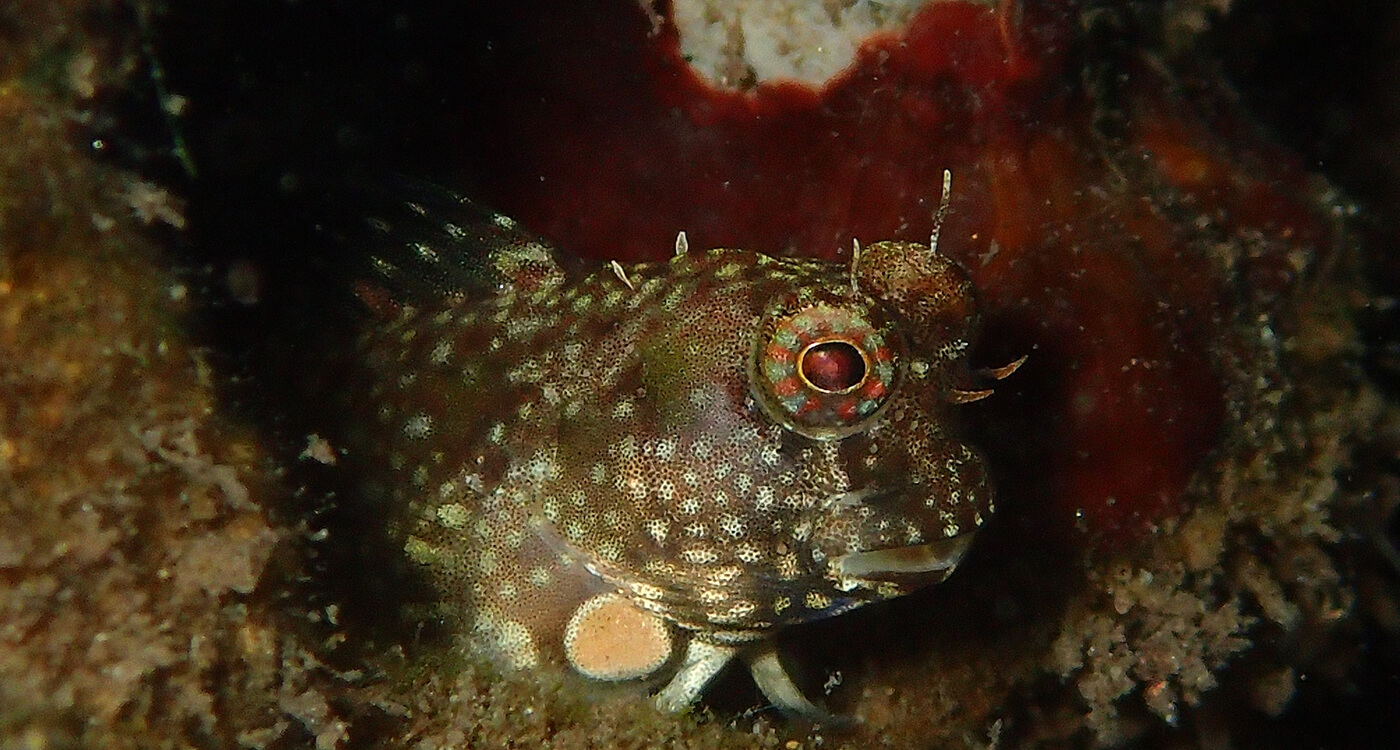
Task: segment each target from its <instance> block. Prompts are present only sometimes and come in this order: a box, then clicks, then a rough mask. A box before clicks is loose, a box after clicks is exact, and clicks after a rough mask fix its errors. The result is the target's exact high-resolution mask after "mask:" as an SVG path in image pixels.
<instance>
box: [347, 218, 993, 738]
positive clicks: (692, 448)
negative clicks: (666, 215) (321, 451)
mask: <svg viewBox="0 0 1400 750" xmlns="http://www.w3.org/2000/svg"><path fill="white" fill-rule="evenodd" d="M448 204H449V205H447V206H446V207H445V208H444V207H432V206H425V205H423V204H420V203H412V204H410V209H411V210H410V211H409V212H408V213H407V214H405V216H407V217H408V218H409V220H408V221H407V223H409V224H414V225H416V227H411V228H410V229H408V230H404V228H403V226H402V225H403V224H404V223H405V222H404V221H396V220H386V219H375V220H373V221H372V224H373V225H374V226H375V227H376V229H377V230H378V231H379V232H380V233H381V234H383V235H384V238H385V240H386V241H388V242H391V243H397V245H398V251H397V253H396V254H395V253H389V254H387V255H386V256H384V257H380V258H379V259H378V265H379V266H380V268H381V270H382V271H383V272H384V276H385V277H386V278H390V279H393V278H395V277H399V278H403V277H413V278H415V279H417V280H420V281H421V279H422V278H423V277H425V276H426V277H431V278H432V279H433V283H432V284H431V285H429V286H430V289H429V291H427V292H424V291H422V290H421V289H420V291H419V292H418V293H416V294H411V295H400V297H401V298H400V299H399V300H398V302H399V303H400V304H399V305H398V306H397V307H396V308H395V310H396V313H395V315H394V317H393V319H392V321H391V322H388V323H385V324H381V325H378V326H375V327H374V328H373V330H371V331H370V332H369V333H368V334H366V336H365V338H364V342H363V346H364V350H363V351H364V356H365V361H366V362H367V365H368V371H369V372H370V373H371V374H372V376H373V378H372V379H373V383H372V385H371V387H370V390H369V392H368V393H367V394H366V397H367V400H368V403H369V404H370V406H371V409H372V411H373V414H374V419H375V420H377V426H376V427H375V429H373V430H372V433H373V434H374V435H375V436H376V437H375V438H374V440H373V441H372V443H373V446H374V447H373V448H372V449H371V450H370V453H371V454H372V459H371V462H372V463H374V464H375V465H376V466H381V467H382V468H383V469H384V471H383V472H382V473H381V475H382V476H383V477H384V480H383V482H382V485H381V492H382V493H383V494H384V495H386V496H387V499H388V501H389V502H391V503H393V504H394V507H399V508H404V509H406V512H405V513H404V515H403V516H402V518H403V520H402V521H401V522H400V523H399V528H397V529H396V534H397V535H398V537H399V538H400V539H401V540H402V543H403V548H404V550H405V552H406V554H407V555H408V557H409V558H410V559H411V560H413V561H414V562H415V563H417V564H418V565H419V566H421V569H422V571H423V572H424V573H425V575H426V577H427V578H428V580H429V581H430V582H431V583H432V585H433V586H434V587H435V590H436V591H437V592H438V594H439V595H440V598H441V602H442V604H443V608H444V610H445V611H447V612H448V613H449V614H450V615H451V616H453V617H454V618H460V619H461V622H462V623H464V631H463V632H464V633H465V634H466V635H467V636H468V640H469V641H470V642H471V643H473V644H475V645H477V646H480V647H482V648H485V649H487V650H488V651H489V652H490V653H491V654H493V655H495V656H497V657H499V658H501V659H502V660H504V661H505V662H506V663H508V664H509V665H511V666H515V667H520V668H529V667H533V666H536V665H540V664H544V663H550V662H553V663H568V664H571V665H572V666H573V667H574V668H575V669H577V670H578V671H580V672H582V673H584V674H586V675H589V676H591V677H594V678H598V679H609V680H614V679H633V678H652V679H666V678H669V682H668V683H667V684H666V685H665V686H664V687H663V688H662V689H661V692H660V695H659V696H658V702H659V703H660V704H661V705H662V706H663V707H665V708H669V709H681V708H684V707H685V706H686V705H688V704H689V703H690V702H692V701H693V700H695V699H696V698H697V697H698V695H699V694H700V693H701V692H702V691H703V690H704V687H705V685H706V684H708V682H709V681H710V679H711V678H712V677H713V676H714V674H715V673H717V672H718V671H719V669H720V668H722V667H723V666H724V664H726V663H727V662H729V661H730V660H731V659H733V658H735V657H736V656H737V657H742V658H744V660H746V661H747V662H748V663H749V666H750V669H751V671H752V673H753V674H754V676H755V679H756V680H757V681H758V683H759V686H760V687H761V688H763V690H764V692H765V693H766V694H767V695H768V696H769V697H770V699H773V700H774V701H775V702H776V703H778V704H779V705H783V706H786V707H788V708H791V709H794V710H798V711H806V712H813V711H815V709H814V707H813V706H811V704H810V703H808V702H807V701H806V699H805V698H804V697H803V696H802V695H801V693H800V691H797V689H796V688H795V687H793V686H792V684H791V682H790V681H789V680H788V679H787V676H786V675H785V674H784V673H783V672H782V668H781V667H780V666H778V662H777V659H776V656H775V654H774V653H773V652H772V651H771V642H772V641H771V636H772V635H773V634H774V633H776V632H777V631H779V630H780V629H781V628H783V627H786V626H791V625H796V624H800V623H804V622H808V621H811V620H815V619H819V618H824V617H831V616H835V615H839V614H840V613H842V612H846V611H848V610H850V609H853V608H855V607H859V606H861V605H864V604H867V603H870V602H875V601H880V600H884V599H889V598H893V597H897V596H900V595H903V594H906V593H909V592H910V591H913V590H915V589H917V588H919V587H922V586H925V585H928V584H930V583H934V582H937V581H941V580H943V578H945V577H946V576H947V575H948V574H949V573H951V572H952V570H953V568H954V567H956V565H957V562H958V560H959V558H960V557H961V555H962V553H963V551H964V549H965V547H966V544H967V542H968V540H969V539H970V538H971V536H972V533H973V532H974V531H975V530H976V529H977V528H978V527H979V526H980V525H981V524H982V523H983V522H984V521H985V520H986V519H987V518H988V517H989V516H990V514H991V512H992V509H993V499H992V491H991V487H990V485H989V482H988V478H987V474H986V470H985V468H984V465H983V462H982V459H981V457H980V455H979V453H978V452H977V451H976V450H975V449H973V448H972V447H971V446H969V445H968V444H966V443H964V442H962V441H961V440H959V439H958V438H957V437H956V436H955V434H954V431H953V429H952V427H951V424H952V409H953V408H954V405H955V404H956V403H957V402H958V401H960V400H965V399H964V398H961V396H965V395H966V393H967V392H965V391H960V390H958V385H959V384H962V383H966V382H968V369H967V366H966V362H965V356H966V352H967V349H968V346H969V340H970V336H971V335H972V332H973V329H974V327H975V318H976V316H975V311H974V306H973V299H972V289H971V286H970V284H969V282H968V280H967V278H966V276H965V274H963V272H962V271H961V270H960V269H959V268H958V267H957V266H956V265H955V264H953V263H952V262H951V261H949V260H948V259H946V258H945V257H944V256H941V255H939V254H937V253H936V252H934V251H933V250H931V249H930V248H929V247H927V246H924V245H919V244H914V243H903V242H885V243H878V244H876V245H873V246H871V247H869V248H866V249H865V250H864V252H861V253H859V254H858V257H857V259H856V260H854V261H853V262H852V263H846V264H842V263H834V262H826V261H817V260H795V259H780V258H774V257H770V256H767V255H763V254H759V253H754V252H749V251H744V250H737V249H715V250H709V251H703V252H691V251H689V250H688V249H686V248H685V247H684V243H683V242H678V252H677V254H676V255H675V256H674V257H672V258H671V259H670V260H669V261H664V262H651V263H639V264H628V265H623V264H618V263H611V264H603V263H587V262H585V261H582V260H579V259H576V258H571V257H569V256H567V255H565V254H563V253H560V252H559V251H557V250H556V249H554V248H552V247H550V246H548V245H547V244H546V243H544V242H543V241H541V240H538V239H536V238H533V237H531V236H529V235H528V234H526V233H525V232H523V230H520V229H519V227H517V226H516V225H515V224H514V222H512V221H511V220H509V219H507V218H504V217H499V216H489V215H485V214H480V213H479V211H478V210H476V209H474V208H473V207H472V206H471V204H469V203H466V202H465V201H448ZM404 237H411V238H412V239H404ZM459 258H461V259H463V260H460V261H459V260H457V259H459ZM454 263H456V264H457V266H456V267H457V268H459V269H465V270H464V271H461V272H453V271H451V270H450V269H451V268H452V267H453V264H454ZM425 268H426V269H427V270H426V271H424V270H422V269H425ZM444 269H448V270H444ZM391 286H392V285H391Z"/></svg>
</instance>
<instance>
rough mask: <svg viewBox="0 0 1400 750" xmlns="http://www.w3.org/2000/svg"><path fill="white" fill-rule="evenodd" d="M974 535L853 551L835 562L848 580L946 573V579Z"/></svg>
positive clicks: (878, 579) (841, 574) (871, 579)
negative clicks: (868, 550)
mask: <svg viewBox="0 0 1400 750" xmlns="http://www.w3.org/2000/svg"><path fill="white" fill-rule="evenodd" d="M972 536H973V535H972V534H959V535H958V536H954V537H949V538H947V539H940V540H938V541H936V542H930V543H928V544H916V545H911V546H908V547H890V548H888V549H878V550H871V551H870V552H852V553H850V554H846V555H841V556H840V557H837V558H834V559H833V560H832V561H831V564H832V567H833V568H834V569H835V571H836V573H837V574H838V575H839V576H840V577H841V578H844V579H858V580H865V581H894V580H897V579H903V578H904V577H906V576H929V575H931V574H935V573H938V574H942V576H941V577H944V578H946V577H947V576H948V575H949V574H950V573H952V572H953V569H954V568H956V567H958V563H959V562H960V561H962V557H963V554H964V553H965V552H967V547H968V545H969V544H970V543H971V542H972Z"/></svg>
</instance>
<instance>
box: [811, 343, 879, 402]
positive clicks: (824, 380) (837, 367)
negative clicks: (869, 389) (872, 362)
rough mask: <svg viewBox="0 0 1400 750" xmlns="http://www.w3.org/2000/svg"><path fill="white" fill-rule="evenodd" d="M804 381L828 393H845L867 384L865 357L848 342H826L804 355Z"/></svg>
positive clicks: (816, 345) (815, 345) (815, 346)
mask: <svg viewBox="0 0 1400 750" xmlns="http://www.w3.org/2000/svg"><path fill="white" fill-rule="evenodd" d="M801 368H802V377H803V378H806V380H807V382H808V383H811V384H812V387H814V388H816V389H817V390H820V391H826V392H827V393H842V392H844V391H848V390H850V389H852V388H855V387H856V386H858V385H860V383H861V381H862V380H865V357H864V356H863V355H862V354H861V353H860V350H859V349H857V348H856V347H855V346H854V345H852V344H851V343H849V342H846V341H823V342H822V343H820V344H814V345H813V346H812V347H810V348H809V349H807V351H806V352H804V353H803V354H802V364H801Z"/></svg>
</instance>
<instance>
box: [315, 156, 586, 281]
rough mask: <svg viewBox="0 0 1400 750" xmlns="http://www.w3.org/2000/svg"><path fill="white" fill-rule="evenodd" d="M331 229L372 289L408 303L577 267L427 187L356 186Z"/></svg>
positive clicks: (461, 200) (522, 232) (474, 207)
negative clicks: (380, 288) (379, 287)
mask: <svg viewBox="0 0 1400 750" xmlns="http://www.w3.org/2000/svg"><path fill="white" fill-rule="evenodd" d="M348 192H349V194H350V196H351V197H350V199H349V200H347V201H346V203H345V204H344V205H342V206H339V207H337V208H336V213H337V214H340V215H342V216H345V214H346V213H347V212H348V213H350V215H349V216H345V219H344V220H342V221H338V222H333V223H332V225H330V226H328V227H327V231H328V233H329V234H330V235H331V236H332V237H333V238H334V239H335V241H336V244H338V245H340V246H342V248H343V249H344V250H346V251H348V252H350V253H352V254H353V256H356V257H357V258H358V259H359V260H358V262H356V263H354V265H360V266H363V271H364V273H365V275H366V276H368V277H369V278H368V279H367V280H368V281H371V282H372V283H375V284H379V285H383V286H384V287H386V289H387V291H388V292H389V293H390V294H391V295H393V296H396V297H407V298H408V300H409V301H412V300H414V299H418V300H419V301H421V300H422V297H424V296H425V295H426V296H431V297H440V296H448V295H460V296H467V297H477V296H482V295H486V294H490V293H493V292H495V291H496V290H498V289H500V288H501V287H503V286H506V285H515V286H521V287H532V286H535V285H537V284H539V283H541V282H544V281H545V280H547V279H551V278H562V275H563V274H564V272H565V269H566V267H572V266H575V265H578V263H577V261H574V260H573V259H571V258H568V257H567V256H565V255H564V254H563V253H561V252H559V251H558V250H557V249H555V248H554V247H553V246H552V245H550V244H549V243H548V242H546V241H545V240H544V239H542V238H540V237H539V236H537V235H535V234H533V233H531V232H529V231H527V230H526V229H525V228H523V227H522V226H520V225H519V223H518V222H516V221H515V220H514V219H511V218H510V217H507V216H504V215H502V214H499V213H496V212H494V211H492V210H491V209H489V208H486V207H485V206H482V205H481V204H479V203H476V202H474V201H472V200H471V199H469V198H466V197H465V196H462V195H459V194H457V193H454V192H452V191H451V190H448V189H446V188H443V187H441V186H438V185H435V184H433V183H429V182H426V181H423V180H416V179H411V178H403V177H398V178H392V179H389V180H386V181H384V182H383V183H377V184H372V185H357V186H355V187H354V188H352V189H351V190H349V191H348Z"/></svg>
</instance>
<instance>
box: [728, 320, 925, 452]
mask: <svg viewBox="0 0 1400 750" xmlns="http://www.w3.org/2000/svg"><path fill="white" fill-rule="evenodd" d="M761 331H762V332H761V334H760V336H759V340H758V342H756V343H757V346H756V350H755V354H754V360H753V364H752V368H751V370H750V374H751V377H750V380H751V384H750V385H751V390H752V391H753V393H754V395H755V396H756V397H757V398H756V400H757V401H758V403H759V405H760V406H761V407H762V408H763V410H764V411H765V412H766V413H767V414H768V415H769V416H770V417H772V418H773V419H774V420H775V421H777V422H778V423H779V424H781V425H783V426H784V427H787V428H788V429H790V430H793V431H794V432H797V433H799V434H802V435H806V436H807V437H812V438H817V439H819V440H835V439H838V438H841V437H845V436H846V435H850V434H852V433H855V432H858V431H860V430H862V429H864V428H866V427H867V426H869V425H870V424H871V423H872V422H873V421H874V420H875V418H876V416H878V414H879V412H880V410H881V408H882V407H883V406H884V405H885V403H886V402H887V401H888V400H889V396H890V394H891V393H892V392H893V391H894V389H895V386H896V382H895V381H896V378H897V377H898V373H899V369H898V366H897V365H898V362H897V355H896V349H897V346H898V344H899V337H898V334H897V333H896V332H895V331H894V329H893V327H892V324H890V323H889V322H887V321H885V320H883V318H882V316H881V313H880V311H879V310H877V309H866V308H864V307H860V306H846V305H832V304H821V303H819V304H813V305H810V306H808V307H805V308H802V309H800V310H797V311H796V312H791V313H788V314H786V315H776V316H774V317H773V318H771V319H770V320H769V321H768V322H766V323H765V325H764V326H763V328H762V329H761Z"/></svg>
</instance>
